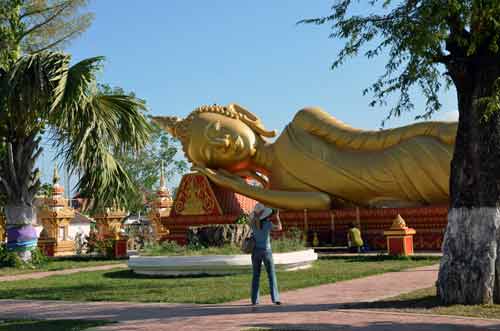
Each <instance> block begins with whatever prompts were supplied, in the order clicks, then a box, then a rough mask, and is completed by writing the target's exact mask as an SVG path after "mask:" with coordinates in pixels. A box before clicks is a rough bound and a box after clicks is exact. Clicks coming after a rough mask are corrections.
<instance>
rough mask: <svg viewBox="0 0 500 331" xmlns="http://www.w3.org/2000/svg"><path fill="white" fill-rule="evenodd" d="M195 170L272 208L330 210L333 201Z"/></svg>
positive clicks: (327, 197)
mask: <svg viewBox="0 0 500 331" xmlns="http://www.w3.org/2000/svg"><path fill="white" fill-rule="evenodd" d="M193 170H197V171H199V172H201V173H202V174H204V175H205V176H207V177H208V178H209V179H210V180H212V181H213V182H214V183H216V184H217V185H220V186H222V187H225V188H227V189H230V190H232V191H234V192H237V193H239V194H242V195H244V196H247V197H249V198H252V199H255V200H257V201H260V202H262V203H264V204H266V205H268V206H271V207H276V208H282V209H289V210H303V209H314V210H328V209H330V205H331V199H330V196H329V195H328V194H326V193H322V192H292V191H276V190H268V189H264V188H262V187H258V186H252V185H249V184H247V183H246V182H245V181H243V180H242V179H241V178H236V177H235V176H234V175H231V174H230V173H227V172H225V171H215V170H212V169H208V168H202V167H193Z"/></svg>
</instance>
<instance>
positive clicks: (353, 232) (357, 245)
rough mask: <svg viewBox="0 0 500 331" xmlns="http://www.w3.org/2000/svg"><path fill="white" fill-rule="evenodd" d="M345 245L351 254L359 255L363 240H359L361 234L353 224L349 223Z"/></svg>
mask: <svg viewBox="0 0 500 331" xmlns="http://www.w3.org/2000/svg"><path fill="white" fill-rule="evenodd" d="M347 244H348V246H349V251H350V252H351V253H361V247H363V239H362V238H361V232H360V231H359V229H358V228H357V227H356V224H354V223H351V225H350V226H349V231H347Z"/></svg>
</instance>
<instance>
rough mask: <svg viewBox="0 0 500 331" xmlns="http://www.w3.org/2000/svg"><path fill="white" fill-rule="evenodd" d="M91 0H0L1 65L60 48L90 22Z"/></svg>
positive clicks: (4, 65)
mask: <svg viewBox="0 0 500 331" xmlns="http://www.w3.org/2000/svg"><path fill="white" fill-rule="evenodd" d="M87 4H88V0H2V1H0V41H1V42H0V68H6V65H9V64H12V63H13V62H15V61H16V60H17V59H18V58H19V56H21V55H22V53H24V54H34V53H38V52H41V51H44V50H48V49H61V48H63V47H64V46H65V45H67V44H68V42H69V41H71V40H72V39H74V38H76V37H78V36H79V35H80V34H81V33H83V32H84V31H85V30H86V29H87V28H88V27H89V26H90V24H91V22H92V20H93V18H94V16H93V14H92V13H90V12H82V9H83V8H85V7H86V6H87Z"/></svg>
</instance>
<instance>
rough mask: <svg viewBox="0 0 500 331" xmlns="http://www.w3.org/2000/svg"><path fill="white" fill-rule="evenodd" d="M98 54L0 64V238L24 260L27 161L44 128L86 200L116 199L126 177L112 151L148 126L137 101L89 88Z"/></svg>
mask: <svg viewBox="0 0 500 331" xmlns="http://www.w3.org/2000/svg"><path fill="white" fill-rule="evenodd" d="M102 61H103V58H102V57H95V58H89V59H85V60H83V61H81V62H79V63H76V64H74V65H72V66H70V56H69V55H67V54H63V53H59V52H41V53H36V54H32V55H25V56H22V57H20V58H19V59H18V60H17V61H15V62H13V63H12V65H10V66H9V67H8V69H0V196H1V195H3V196H4V199H5V211H4V212H5V216H6V218H7V227H8V242H9V244H8V245H9V247H10V248H11V249H16V250H18V251H20V252H28V253H20V255H21V256H22V257H24V258H25V259H28V258H29V256H30V253H29V252H30V251H31V249H32V248H33V247H34V246H35V245H36V236H35V235H34V230H33V228H32V227H31V223H32V220H33V218H34V216H35V215H34V210H33V199H34V196H35V193H36V192H37V191H38V189H39V187H40V181H39V171H38V169H36V167H35V161H36V159H37V157H38V156H39V155H40V153H41V152H42V147H41V146H40V141H41V139H42V135H43V134H45V133H47V134H49V135H50V136H51V138H52V142H53V144H54V146H55V147H56V149H57V150H58V156H60V157H62V158H64V160H65V164H66V166H67V167H68V168H69V169H70V171H72V172H74V173H77V174H78V175H79V178H80V180H79V181H78V183H77V189H78V190H79V192H80V193H81V194H82V195H84V196H89V197H92V198H93V200H94V201H95V205H94V207H102V206H106V205H107V206H110V205H116V206H119V205H120V204H122V203H123V197H124V196H125V193H126V192H129V191H130V190H133V187H134V186H133V183H132V182H131V180H130V179H129V178H128V176H127V175H126V172H125V171H124V169H123V168H122V167H121V166H120V164H118V162H117V161H116V160H115V158H114V157H113V153H114V152H116V151H117V150H120V149H127V150H139V149H140V148H142V147H143V146H144V145H145V144H146V143H147V141H148V137H149V132H150V130H151V127H150V125H149V124H148V121H147V119H146V118H145V116H144V114H143V111H144V110H145V106H144V102H143V101H141V100H139V99H137V98H135V97H133V96H129V95H106V94H103V93H102V92H100V91H99V90H98V88H97V83H96V73H97V71H98V70H99V69H100V68H101V65H102Z"/></svg>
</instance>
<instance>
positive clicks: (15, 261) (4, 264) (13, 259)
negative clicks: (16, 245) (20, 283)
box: [0, 245, 25, 268]
mask: <svg viewBox="0 0 500 331" xmlns="http://www.w3.org/2000/svg"><path fill="white" fill-rule="evenodd" d="M24 266H25V263H24V262H23V261H22V260H21V258H19V256H18V255H17V254H16V253H14V252H9V251H8V250H7V247H6V246H5V245H0V267H1V268H22V267H24Z"/></svg>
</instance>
